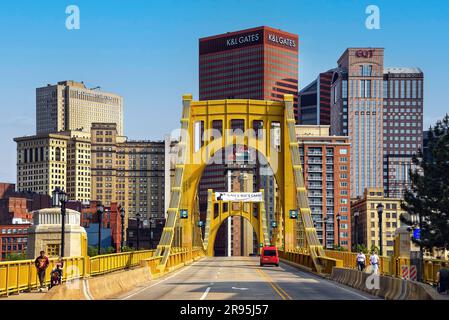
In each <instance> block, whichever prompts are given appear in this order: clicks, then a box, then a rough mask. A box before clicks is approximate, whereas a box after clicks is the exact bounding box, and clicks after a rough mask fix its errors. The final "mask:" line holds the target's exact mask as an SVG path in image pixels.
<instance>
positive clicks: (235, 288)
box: [232, 287, 248, 290]
mask: <svg viewBox="0 0 449 320" xmlns="http://www.w3.org/2000/svg"><path fill="white" fill-rule="evenodd" d="M232 289H233V290H248V288H238V287H232Z"/></svg>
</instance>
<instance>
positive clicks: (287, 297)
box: [257, 269, 293, 300]
mask: <svg viewBox="0 0 449 320" xmlns="http://www.w3.org/2000/svg"><path fill="white" fill-rule="evenodd" d="M257 271H258V272H259V273H260V275H261V276H262V278H264V279H265V281H267V282H268V283H269V284H270V286H271V287H272V288H273V289H274V290H275V291H276V292H277V294H278V295H279V296H280V297H281V298H282V299H283V300H293V299H292V297H290V295H289V294H288V293H287V292H285V291H284V289H282V288H281V287H280V286H279V285H277V284H276V283H275V282H273V280H272V279H271V277H270V276H269V275H268V274H266V273H265V272H264V271H263V270H261V269H257Z"/></svg>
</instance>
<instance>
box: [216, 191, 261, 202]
mask: <svg viewBox="0 0 449 320" xmlns="http://www.w3.org/2000/svg"><path fill="white" fill-rule="evenodd" d="M215 200H217V201H218V200H222V201H232V202H240V201H242V202H262V201H263V198H262V192H215Z"/></svg>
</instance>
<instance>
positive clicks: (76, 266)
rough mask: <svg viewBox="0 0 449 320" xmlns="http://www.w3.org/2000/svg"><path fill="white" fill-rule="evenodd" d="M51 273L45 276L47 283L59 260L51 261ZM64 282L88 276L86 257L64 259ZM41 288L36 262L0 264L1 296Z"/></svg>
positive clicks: (5, 262) (49, 267) (25, 261)
mask: <svg viewBox="0 0 449 320" xmlns="http://www.w3.org/2000/svg"><path fill="white" fill-rule="evenodd" d="M49 260H50V264H49V266H48V269H47V270H49V271H47V273H46V275H45V282H46V283H49V282H50V276H51V275H50V271H51V270H52V269H53V268H54V267H55V265H56V262H57V260H58V259H57V258H52V259H49ZM63 261H64V267H63V281H67V280H73V279H78V278H80V277H83V276H85V275H87V273H88V271H87V268H86V260H85V258H84V257H71V258H64V259H63ZM38 286H39V279H38V276H37V271H36V267H35V265H34V260H20V261H3V262H0V296H1V295H9V294H11V293H19V292H20V291H23V290H31V289H35V288H37V287H38Z"/></svg>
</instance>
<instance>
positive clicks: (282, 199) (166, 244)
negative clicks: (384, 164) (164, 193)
mask: <svg viewBox="0 0 449 320" xmlns="http://www.w3.org/2000/svg"><path fill="white" fill-rule="evenodd" d="M182 104H183V106H182V118H181V138H180V142H179V153H178V157H177V163H176V170H175V177H174V183H173V186H172V187H171V197H170V205H169V209H168V212H167V219H166V224H165V227H164V229H163V233H162V236H161V239H160V243H159V245H158V246H157V249H156V250H154V251H153V250H152V251H138V252H133V253H119V254H112V255H103V256H98V257H92V258H89V257H71V258H67V259H66V263H65V266H64V280H70V279H76V278H86V277H90V276H96V275H102V274H106V273H110V272H113V271H118V270H123V269H129V268H132V267H137V266H139V265H140V266H141V265H142V262H144V263H146V264H145V265H146V266H148V267H149V268H150V270H151V273H152V274H153V275H163V274H165V273H166V272H170V271H173V270H174V269H176V268H178V267H180V266H184V265H186V264H190V263H191V262H193V261H194V260H197V259H198V258H200V257H203V256H205V255H208V256H212V255H213V247H214V242H215V237H216V235H217V231H218V229H219V227H220V225H221V224H222V223H223V221H225V220H226V219H227V218H229V217H230V216H236V215H238V216H241V217H243V218H245V219H247V220H248V221H249V222H250V224H251V225H252V226H253V228H254V230H255V233H256V236H257V238H258V242H259V243H262V244H264V245H268V244H275V245H276V246H277V247H278V248H279V250H280V255H281V257H282V258H283V259H285V260H289V261H291V262H292V263H295V264H297V265H301V266H303V267H306V268H307V269H308V270H310V271H312V272H315V273H317V274H328V275H330V274H331V273H332V270H333V268H334V267H347V268H354V264H355V262H354V261H355V256H354V254H351V253H342V252H333V251H325V250H324V249H323V247H322V246H321V243H320V242H319V240H318V237H317V234H316V230H315V228H314V224H313V221H312V218H311V212H310V208H309V205H308V197H307V190H306V187H305V184H304V176H303V169H302V166H301V163H300V155H299V149H298V143H297V141H296V134H295V119H294V114H293V96H292V95H285V96H284V101H283V102H275V101H260V100H247V99H245V100H240V99H230V100H215V101H192V96H191V95H184V96H183V101H182ZM217 128H218V129H217ZM217 131H218V132H217ZM274 131H275V132H277V134H276V135H274V134H273V132H274ZM236 145H241V146H245V147H246V148H251V149H254V150H256V151H257V152H258V153H259V154H260V155H262V156H263V157H264V158H265V159H266V161H267V163H268V164H269V166H270V167H271V169H272V172H273V173H274V178H275V180H276V183H277V186H278V193H279V197H278V200H279V206H278V209H277V211H278V212H276V223H277V228H275V229H274V234H273V238H272V239H269V236H268V224H267V218H266V212H265V208H264V203H263V201H262V202H260V203H259V204H258V205H259V207H258V209H257V212H254V205H253V204H249V203H243V202H241V203H237V204H235V203H225V202H223V201H221V200H216V199H215V198H214V196H213V190H209V191H208V206H207V218H206V225H205V236H204V239H203V236H202V231H201V227H200V224H199V221H200V214H199V204H198V185H199V181H200V178H201V176H202V173H203V171H204V169H205V167H206V165H207V164H208V163H210V161H211V159H213V157H214V155H215V154H216V153H217V152H220V151H221V150H223V149H225V148H229V147H232V146H236ZM260 191H261V192H264V191H263V190H260ZM383 259H389V260H388V261H387V260H385V261H383V262H384V263H382V264H381V265H382V267H383V269H382V270H381V271H382V272H383V273H384V274H392V275H399V273H400V270H399V269H400V267H399V264H404V263H405V264H407V263H408V264H410V262H409V261H405V260H404V261H399V262H398V261H397V260H394V259H393V258H386V257H383ZM52 263H53V262H52ZM428 265H432V267H427V269H425V270H426V272H425V275H426V277H427V279H428V280H429V281H431V280H434V279H435V273H436V271H435V270H436V268H437V266H438V264H428ZM50 267H51V266H50ZM36 286H37V276H36V272H35V270H34V265H33V261H31V260H27V261H20V262H1V263H0V295H4V294H10V293H13V292H19V291H21V290H27V289H31V288H35V287H36Z"/></svg>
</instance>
